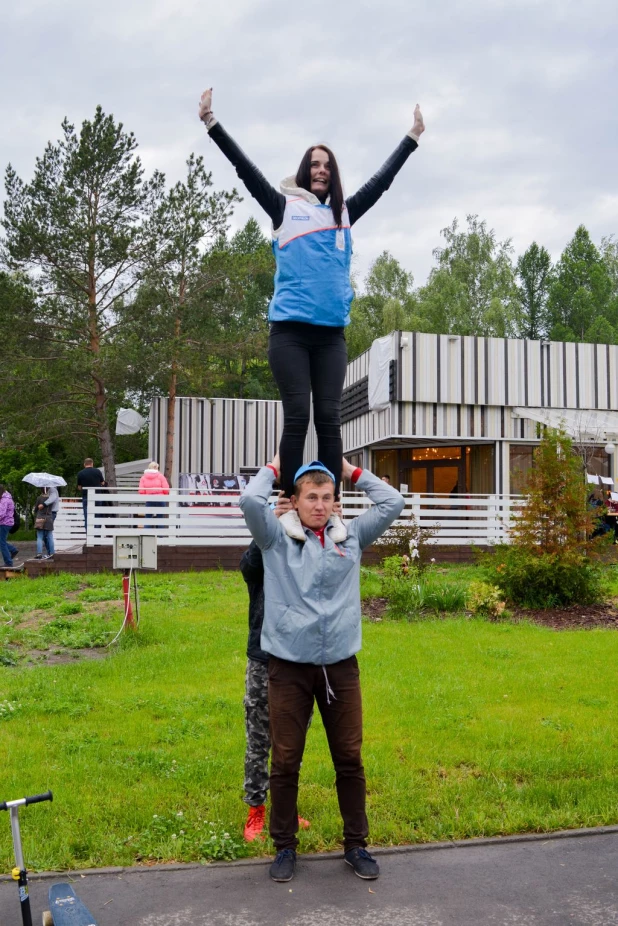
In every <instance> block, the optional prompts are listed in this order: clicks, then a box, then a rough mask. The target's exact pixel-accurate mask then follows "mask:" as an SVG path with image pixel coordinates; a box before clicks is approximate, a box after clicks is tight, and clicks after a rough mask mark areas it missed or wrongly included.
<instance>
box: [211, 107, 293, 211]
mask: <svg viewBox="0 0 618 926" xmlns="http://www.w3.org/2000/svg"><path fill="white" fill-rule="evenodd" d="M208 135H209V136H210V138H212V140H213V141H214V143H215V144H216V145H217V147H218V148H220V150H221V151H222V152H223V154H224V155H225V156H226V158H227V159H228V161H229V162H230V163H231V164H233V165H234V167H235V168H236V173H237V174H238V176H239V177H240V179H241V180H242V182H243V183H244V185H245V186H246V187H247V189H248V191H249V192H250V193H251V195H252V196H253V198H254V199H257V201H258V203H259V204H260V206H261V207H262V209H264V211H265V212H266V213H267V214H268V215H269V216H270V220H271V222H272V223H273V227H274V228H279V226H280V225H281V223H282V222H283V212H284V209H285V196H284V195H283V193H279V192H278V190H276V189H275V188H274V186H271V184H270V183H269V182H268V180H267V179H266V177H265V176H264V174H263V173H262V172H261V171H260V170H258V168H257V167H256V166H255V164H254V163H253V161H250V160H249V158H248V157H247V155H246V154H245V152H244V151H243V150H242V148H240V147H239V145H237V144H236V142H235V141H234V139H233V138H232V137H231V136H230V135H228V133H227V132H226V131H225V129H224V128H223V126H222V125H221V123H220V122H216V123H215V125H213V127H212V128H211V130H210V131H209V133H208Z"/></svg>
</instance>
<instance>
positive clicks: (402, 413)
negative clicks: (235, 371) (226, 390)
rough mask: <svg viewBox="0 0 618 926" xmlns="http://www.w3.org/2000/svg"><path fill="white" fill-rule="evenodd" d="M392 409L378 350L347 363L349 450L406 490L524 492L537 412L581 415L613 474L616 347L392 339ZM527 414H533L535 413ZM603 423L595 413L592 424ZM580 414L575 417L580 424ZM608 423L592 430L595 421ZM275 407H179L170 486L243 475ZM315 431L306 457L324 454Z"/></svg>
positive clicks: (159, 417)
mask: <svg viewBox="0 0 618 926" xmlns="http://www.w3.org/2000/svg"><path fill="white" fill-rule="evenodd" d="M389 338H390V345H389V347H390V356H391V362H390V396H389V398H390V403H389V405H388V407H386V408H385V409H384V410H382V411H372V410H371V409H370V408H369V372H370V353H371V352H370V351H366V352H365V353H364V354H362V355H361V356H360V357H358V358H356V359H355V360H353V361H351V362H350V364H349V365H348V371H347V376H346V380H345V385H344V394H343V405H342V436H343V444H344V452H345V453H346V454H347V455H348V456H349V457H350V459H351V460H352V462H356V463H359V464H361V465H364V466H368V467H370V468H371V469H373V471H374V472H377V473H378V474H380V475H381V474H383V473H387V474H388V475H389V476H390V477H391V481H392V482H393V483H394V484H397V485H399V484H404V485H407V486H408V487H409V490H410V491H418V492H436V493H444V494H455V493H479V494H483V493H487V492H496V493H501V494H502V493H504V494H509V493H510V492H516V491H518V489H519V487H520V485H521V480H522V478H523V474H524V473H525V470H526V469H527V467H528V466H529V465H530V464H531V459H532V451H533V448H534V445H535V444H536V443H538V440H539V436H540V424H539V421H540V420H541V419H540V417H539V410H544V411H545V412H546V413H547V414H550V413H551V415H552V416H553V419H555V420H556V421H559V420H560V414H561V411H563V410H564V412H565V414H566V413H567V411H568V413H569V415H570V418H571V419H573V412H576V413H577V415H580V417H581V420H582V421H584V419H585V420H586V422H588V423H587V424H586V429H585V430H586V433H585V434H584V433H583V432H584V427H583V425H582V433H581V434H578V433H577V428H575V430H574V431H572V434H573V436H574V438H575V440H576V441H578V442H585V443H586V444H587V445H589V451H588V452H587V453H588V458H589V459H588V468H589V471H591V472H597V473H598V474H599V475H611V472H610V470H611V459H610V457H609V456H608V455H607V454H606V453H605V452H604V450H603V447H604V446H605V444H606V442H607V441H608V440H611V439H612V438H616V437H618V433H614V432H613V431H612V430H611V429H612V428H613V427H614V423H613V422H614V418H615V419H616V431H618V415H616V412H615V410H617V409H618V347H617V346H614V345H605V344H568V343H562V342H544V341H526V340H515V339H506V338H481V337H460V336H455V335H434V334H421V333H418V332H402V331H396V332H392V333H391V335H390V336H389ZM166 407H167V400H165V399H155V400H154V401H153V403H152V408H151V415H150V452H151V456H152V458H153V459H158V460H160V461H162V460H163V459H164V454H165V418H166ZM527 414H528V415H530V417H527ZM595 416H596V417H595ZM576 417H577V416H576ZM597 418H598V420H599V421H601V419H602V420H603V422H604V424H603V427H601V425H599V426H598V427H597V428H596V431H595V428H594V427H592V428H591V427H590V424H589V422H590V421H592V420H595V421H596V420H597ZM282 426H283V415H282V409H281V405H280V403H279V402H267V401H262V400H255V401H251V400H239V399H180V400H178V408H177V415H176V434H175V460H174V473H173V481H174V484H175V485H177V484H178V474H179V473H183V472H219V473H221V472H242V471H243V470H246V469H251V468H255V467H258V466H260V465H261V464H263V463H264V462H265V461H266V460H267V459H268V458H269V457H271V456H272V454H273V453H274V451H275V448H276V447H277V445H278V441H279V439H280V436H281V430H282ZM316 452H317V450H316V445H315V435H314V433H313V428H310V436H309V438H308V444H307V449H306V456H307V458H309V459H311V458H313V457H314V456H315V455H316Z"/></svg>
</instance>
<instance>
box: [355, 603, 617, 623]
mask: <svg viewBox="0 0 618 926" xmlns="http://www.w3.org/2000/svg"><path fill="white" fill-rule="evenodd" d="M387 608H388V599H387V598H365V599H364V601H363V602H362V604H361V612H362V615H363V617H366V618H367V620H370V621H372V622H374V623H378V622H379V621H381V620H382V619H383V618H384V616H385V613H386V609H387ZM508 613H509V619H510V620H513V621H515V622H516V623H520V622H521V621H531V622H532V623H534V624H540V625H541V626H543V627H550V628H551V629H552V630H594V629H595V628H597V627H598V628H607V629H610V630H618V608H617V607H616V604H615V603H613V602H612V603H609V604H589V605H577V604H575V605H570V606H569V607H565V608H547V609H546V610H541V609H539V610H534V609H532V608H531V609H527V608H509V612H508ZM431 617H432V619H435V617H436V615H435V614H434V613H433V612H432V614H431Z"/></svg>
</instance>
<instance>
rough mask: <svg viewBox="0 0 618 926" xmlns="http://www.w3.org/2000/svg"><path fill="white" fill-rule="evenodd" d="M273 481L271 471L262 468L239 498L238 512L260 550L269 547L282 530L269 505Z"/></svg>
mask: <svg viewBox="0 0 618 926" xmlns="http://www.w3.org/2000/svg"><path fill="white" fill-rule="evenodd" d="M274 481H275V474H274V473H273V471H272V469H269V468H268V466H263V467H262V469H261V470H260V471H259V473H258V474H257V476H254V477H253V479H252V480H251V482H250V483H249V485H248V486H247V488H246V489H245V491H244V492H243V493H242V495H241V496H240V510H241V511H242V513H243V515H244V517H245V521H246V523H247V527H248V528H249V530H250V531H251V536H252V537H253V539H254V540H255V542H256V543H257V545H258V547H259V548H260V550H267V549H268V548H269V547H271V546H272V545H273V543H274V542H275V540H276V539H277V537H278V536H279V534H280V533H281V531H282V530H283V528H282V527H281V526H280V524H279V522H278V520H277V518H276V517H275V513H274V511H273V510H272V508H271V507H270V504H269V502H270V496H271V495H272V492H273V482H274Z"/></svg>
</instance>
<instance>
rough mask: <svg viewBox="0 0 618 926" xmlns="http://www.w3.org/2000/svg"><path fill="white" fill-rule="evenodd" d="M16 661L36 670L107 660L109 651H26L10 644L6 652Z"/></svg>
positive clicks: (86, 649) (54, 648)
mask: <svg viewBox="0 0 618 926" xmlns="http://www.w3.org/2000/svg"><path fill="white" fill-rule="evenodd" d="M5 652H6V653H8V654H10V655H11V657H12V658H14V659H15V665H16V666H20V667H22V668H23V667H25V668H28V667H29V668H34V666H59V665H63V664H64V663H67V662H81V661H83V660H86V661H90V662H93V661H96V660H99V659H106V658H107V656H108V655H109V650H108V649H107V648H106V647H102V646H93V647H84V648H83V649H60V648H59V647H50V648H49V649H24V648H23V647H20V646H16V645H14V644H9V646H7V647H6V650H5Z"/></svg>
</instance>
